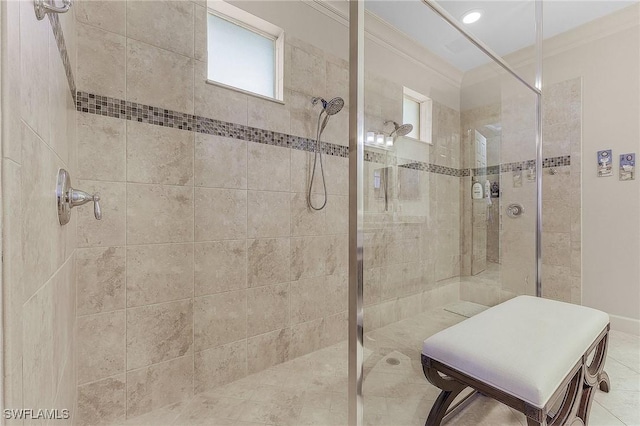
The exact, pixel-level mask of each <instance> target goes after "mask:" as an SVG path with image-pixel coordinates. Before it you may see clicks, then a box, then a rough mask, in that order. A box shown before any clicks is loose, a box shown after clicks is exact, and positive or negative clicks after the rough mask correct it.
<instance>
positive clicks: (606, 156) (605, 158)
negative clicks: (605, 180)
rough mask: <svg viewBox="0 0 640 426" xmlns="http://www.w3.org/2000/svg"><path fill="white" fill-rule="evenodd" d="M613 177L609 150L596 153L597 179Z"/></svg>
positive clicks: (611, 157)
mask: <svg viewBox="0 0 640 426" xmlns="http://www.w3.org/2000/svg"><path fill="white" fill-rule="evenodd" d="M607 176H613V155H612V152H611V150H610V149H605V150H603V151H598V177H607Z"/></svg>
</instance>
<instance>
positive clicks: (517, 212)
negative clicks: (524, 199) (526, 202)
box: [507, 203, 524, 219]
mask: <svg viewBox="0 0 640 426" xmlns="http://www.w3.org/2000/svg"><path fill="white" fill-rule="evenodd" d="M523 214H524V207H522V204H518V203H513V204H509V205H508V206H507V216H509V217H510V218H513V219H516V218H519V217H520V216H522V215H523Z"/></svg>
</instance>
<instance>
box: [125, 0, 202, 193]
mask: <svg viewBox="0 0 640 426" xmlns="http://www.w3.org/2000/svg"><path fill="white" fill-rule="evenodd" d="M139 3H149V4H153V3H151V2H139ZM193 140H194V135H193V132H188V131H185V130H179V129H172V128H169V127H161V126H154V125H152V124H146V123H137V122H135V121H128V122H127V181H128V182H140V183H160V184H165V185H189V184H193V158H194V154H193V152H194V142H193Z"/></svg>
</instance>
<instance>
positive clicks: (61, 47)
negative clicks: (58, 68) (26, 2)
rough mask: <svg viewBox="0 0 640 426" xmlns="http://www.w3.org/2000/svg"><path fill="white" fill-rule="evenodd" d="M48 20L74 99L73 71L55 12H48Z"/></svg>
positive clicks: (74, 82) (74, 83)
mask: <svg viewBox="0 0 640 426" xmlns="http://www.w3.org/2000/svg"><path fill="white" fill-rule="evenodd" d="M47 16H48V17H49V22H51V30H53V37H54V38H55V39H56V45H57V46H58V51H59V52H60V58H61V59H62V65H64V72H65V74H66V75H67V82H68V83H69V90H71V96H73V99H74V100H75V99H76V81H75V79H74V78H73V71H72V70H71V61H70V60H69V52H67V45H66V44H65V42H64V34H63V33H62V26H61V25H60V19H59V18H58V15H56V14H55V13H48V14H47Z"/></svg>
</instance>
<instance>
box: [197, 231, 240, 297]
mask: <svg viewBox="0 0 640 426" xmlns="http://www.w3.org/2000/svg"><path fill="white" fill-rule="evenodd" d="M244 288H247V242H246V240H228V241H216V242H210V243H196V244H195V295H196V296H202V295H206V294H214V293H222V292H225V291H229V290H240V289H244Z"/></svg>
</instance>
